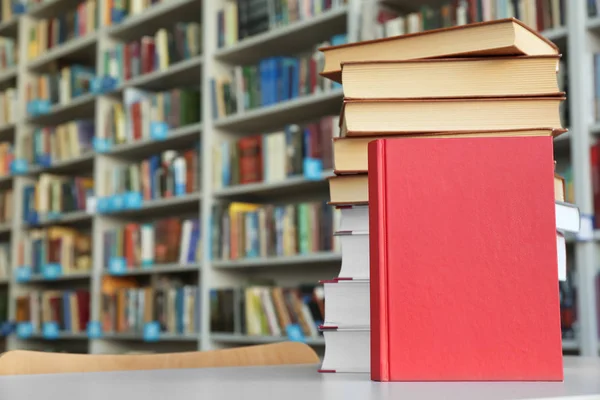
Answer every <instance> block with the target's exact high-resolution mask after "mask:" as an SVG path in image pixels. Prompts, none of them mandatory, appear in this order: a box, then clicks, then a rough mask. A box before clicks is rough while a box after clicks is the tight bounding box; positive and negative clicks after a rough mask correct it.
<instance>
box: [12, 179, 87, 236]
mask: <svg viewBox="0 0 600 400" xmlns="http://www.w3.org/2000/svg"><path fill="white" fill-rule="evenodd" d="M93 195H94V179H93V178H90V177H83V176H76V177H72V176H62V175H53V174H41V175H40V176H39V178H38V180H37V182H36V183H35V184H33V185H31V184H29V185H25V187H24V188H23V215H22V217H23V220H24V221H26V222H28V223H30V224H32V225H36V224H37V223H38V222H40V221H41V220H42V219H43V218H48V219H50V218H59V217H60V215H61V214H65V213H70V212H76V211H85V210H87V206H88V204H87V203H88V201H89V198H90V197H92V196H93Z"/></svg>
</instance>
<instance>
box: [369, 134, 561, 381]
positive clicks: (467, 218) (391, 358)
mask: <svg viewBox="0 0 600 400" xmlns="http://www.w3.org/2000/svg"><path fill="white" fill-rule="evenodd" d="M423 154H427V157H423ZM553 180H554V161H553V149H552V139H551V138H549V137H527V138H485V139H469V138H464V139H460V140H437V139H433V140H402V141H400V140H377V141H374V142H372V143H371V144H369V221H370V225H371V226H370V230H369V235H370V238H371V239H370V240H371V242H370V244H371V246H370V250H371V251H370V260H371V276H370V278H371V331H372V341H371V355H372V357H371V378H372V379H374V380H377V381H513V380H514V381H560V380H562V379H563V366H562V343H561V330H560V315H559V298H558V295H559V293H558V290H557V281H558V273H557V269H558V266H557V248H556V223H555V215H554V187H553V186H554V183H553Z"/></svg>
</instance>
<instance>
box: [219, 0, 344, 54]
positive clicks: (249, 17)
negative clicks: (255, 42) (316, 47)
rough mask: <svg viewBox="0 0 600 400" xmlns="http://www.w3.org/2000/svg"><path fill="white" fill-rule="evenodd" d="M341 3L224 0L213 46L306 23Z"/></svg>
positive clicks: (224, 45) (322, 0) (304, 0)
mask: <svg viewBox="0 0 600 400" xmlns="http://www.w3.org/2000/svg"><path fill="white" fill-rule="evenodd" d="M345 3H346V1H345V0H333V1H331V0H327V1H324V0H300V1H287V0H258V1H256V0H228V1H226V2H224V5H223V7H222V9H220V10H219V11H218V12H217V47H218V48H221V47H228V46H232V45H234V44H235V43H237V42H238V41H241V40H244V39H245V38H248V37H252V36H254V35H258V34H260V33H263V32H267V31H269V30H271V29H276V28H280V27H283V26H287V25H289V24H293V23H295V22H299V21H306V20H309V19H311V18H314V17H316V16H318V15H321V14H322V13H325V12H327V11H329V10H332V9H334V10H335V9H336V8H339V7H341V6H342V5H343V4H345Z"/></svg>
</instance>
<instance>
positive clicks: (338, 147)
mask: <svg viewBox="0 0 600 400" xmlns="http://www.w3.org/2000/svg"><path fill="white" fill-rule="evenodd" d="M564 132H565V131H564V130H561V131H558V130H552V129H550V128H539V129H531V130H509V131H498V132H468V133H454V132H443V133H438V134H426V135H397V136H392V137H393V138H397V139H408V138H424V139H426V138H429V139H431V138H448V139H453V138H465V137H514V136H516V137H521V136H554V137H556V136H558V135H560V134H561V133H564ZM386 138H390V136H367V137H341V138H334V139H333V166H334V169H335V173H336V174H355V173H366V172H367V170H368V169H369V164H368V151H367V147H368V144H369V142H371V141H373V140H376V139H386Z"/></svg>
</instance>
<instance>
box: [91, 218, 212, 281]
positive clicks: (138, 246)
mask: <svg viewBox="0 0 600 400" xmlns="http://www.w3.org/2000/svg"><path fill="white" fill-rule="evenodd" d="M103 238H104V246H103V252H104V254H103V259H104V267H105V268H106V269H107V270H108V271H109V272H116V271H114V269H113V268H112V267H111V263H112V262H113V261H114V259H116V258H120V259H123V261H124V262H123V264H124V266H125V268H126V269H139V268H144V267H148V266H152V265H155V264H170V263H173V264H178V265H186V264H194V263H199V262H200V261H201V260H202V245H201V243H202V242H201V241H202V237H201V230H200V221H199V220H198V219H180V218H165V219H160V220H157V221H154V222H151V223H144V224H137V223H130V224H127V225H125V226H123V227H120V228H115V229H110V230H107V231H105V232H104V234H103ZM119 272H120V271H119Z"/></svg>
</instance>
